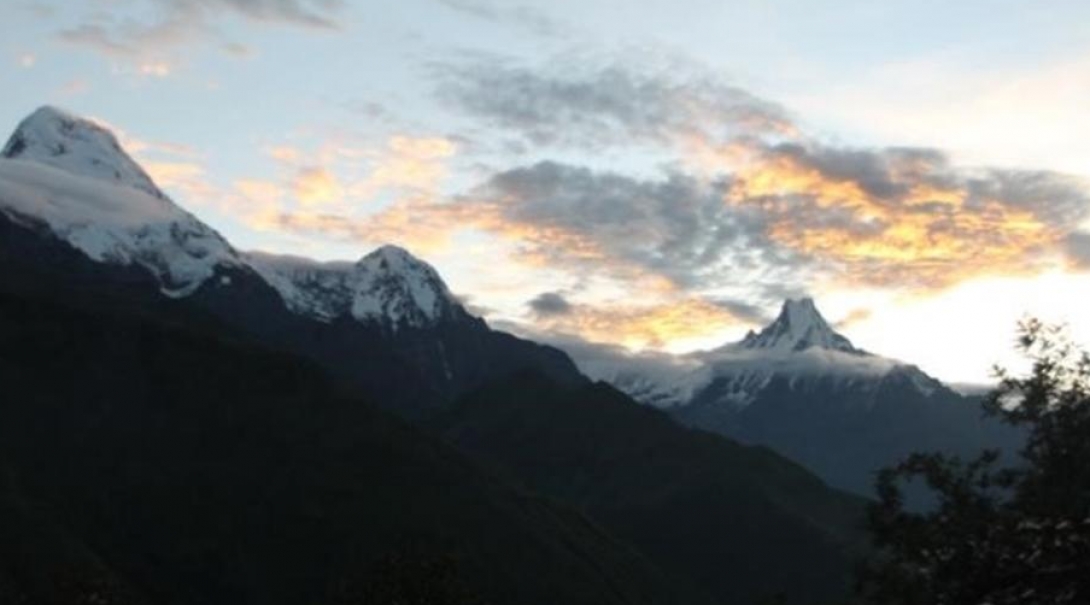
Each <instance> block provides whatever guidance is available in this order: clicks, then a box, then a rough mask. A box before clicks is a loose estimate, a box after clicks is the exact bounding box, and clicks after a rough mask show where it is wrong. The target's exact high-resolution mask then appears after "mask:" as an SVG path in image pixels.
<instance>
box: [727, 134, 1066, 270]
mask: <svg viewBox="0 0 1090 605" xmlns="http://www.w3.org/2000/svg"><path fill="white" fill-rule="evenodd" d="M807 159H808V158H806V156H804V155H792V154H777V153H771V154H768V155H767V156H766V157H764V158H762V159H759V160H758V161H756V162H753V163H752V164H750V165H749V166H746V167H745V168H744V169H742V170H740V171H739V172H738V173H737V175H736V177H735V179H734V181H733V183H732V185H731V188H730V190H729V192H728V193H727V195H726V196H725V202H726V203H727V204H729V205H732V206H736V207H739V208H740V209H744V208H755V209H757V210H758V211H759V212H760V213H762V214H764V215H765V216H766V217H767V221H768V229H767V235H768V236H769V237H770V239H771V240H772V241H774V242H776V243H778V244H780V245H782V246H784V247H785V248H787V249H790V250H792V251H795V252H798V253H802V254H805V255H808V256H811V257H813V258H815V259H818V260H819V261H822V262H827V263H831V264H832V265H833V266H834V267H837V268H838V270H839V273H838V275H837V281H843V282H847V283H864V284H870V285H886V286H888V285H909V286H917V287H919V286H922V287H935V288H941V287H946V286H949V285H952V284H954V283H957V282H960V281H963V280H965V279H968V278H970V277H977V276H982V275H995V274H1007V275H1009V274H1012V273H1024V272H1028V271H1033V270H1038V269H1040V268H1041V267H1042V266H1043V265H1044V264H1046V263H1048V262H1052V261H1053V260H1054V258H1053V257H1054V256H1055V255H1054V254H1053V252H1054V251H1055V250H1056V249H1057V247H1058V246H1059V245H1060V244H1061V243H1062V241H1063V239H1064V238H1065V237H1066V234H1067V233H1068V232H1069V230H1070V225H1069V224H1066V221H1063V220H1061V219H1059V218H1058V217H1057V214H1056V213H1055V212H1053V211H1051V207H1053V206H1056V207H1059V206H1063V205H1065V204H1067V203H1068V202H1069V200H1067V199H1062V197H1063V196H1068V197H1071V196H1076V197H1077V196H1079V195H1086V193H1085V192H1083V193H1081V194H1080V193H1078V190H1077V188H1072V189H1069V190H1066V191H1060V190H1057V191H1056V194H1057V196H1058V197H1061V199H1047V198H1041V199H1038V200H1031V201H1032V202H1035V203H1036V206H1035V205H1034V203H1027V201H1026V200H1023V199H1016V198H1017V196H1018V193H1019V192H1017V191H1004V189H1003V188H1002V187H999V188H996V187H986V186H982V183H986V181H987V178H988V177H987V176H986V175H982V176H981V177H979V179H978V178H976V177H974V176H972V175H964V174H958V175H951V174H950V173H948V172H945V171H940V170H935V169H934V167H931V168H930V169H929V168H928V167H927V166H926V165H921V161H920V160H918V159H913V158H911V157H910V158H898V157H882V156H876V159H877V160H878V161H880V162H881V163H882V166H881V168H882V171H881V174H880V175H878V176H874V177H873V178H875V179H876V182H874V183H868V182H866V181H865V180H864V177H866V178H870V177H871V176H872V175H862V176H860V175H845V174H835V172H834V171H831V170H828V169H826V170H823V169H821V168H820V167H818V166H814V165H812V164H813V163H812V162H808V161H807ZM869 159H875V158H869ZM924 164H925V163H924ZM1005 194H1008V195H1006V196H1005ZM1085 211H1086V209H1084V210H1083V212H1085ZM1076 213H1077V211H1076Z"/></svg>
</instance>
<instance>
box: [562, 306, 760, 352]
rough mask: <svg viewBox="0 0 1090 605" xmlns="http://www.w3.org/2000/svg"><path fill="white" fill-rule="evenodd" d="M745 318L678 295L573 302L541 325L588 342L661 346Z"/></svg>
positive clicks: (648, 346) (634, 348) (636, 346)
mask: <svg viewBox="0 0 1090 605" xmlns="http://www.w3.org/2000/svg"><path fill="white" fill-rule="evenodd" d="M743 323H746V322H744V321H743V320H740V319H739V318H737V317H735V316H734V315H733V314H731V313H730V312H729V311H727V310H726V309H723V308H721V307H719V306H716V305H714V304H712V303H709V302H707V301H705V300H702V299H700V298H696V297H678V298H673V299H666V300H661V301H656V302H654V303H649V304H643V305H638V306H637V305H632V304H627V303H623V302H622V303H617V304H603V305H596V306H586V305H575V306H573V307H572V309H571V311H570V312H568V313H564V314H561V315H555V316H549V317H548V318H545V319H544V320H542V321H541V324H542V327H544V328H546V329H549V330H552V331H556V332H560V333H568V334H574V335H577V336H579V337H581V338H583V339H585V340H588V341H591V342H609V343H614V344H620V345H622V346H624V347H626V348H628V349H631V350H643V349H648V348H652V349H662V348H664V347H665V346H667V345H668V344H669V343H672V342H677V341H683V340H688V339H694V338H704V337H707V336H708V335H709V334H710V333H714V332H716V331H718V330H721V329H722V328H724V327H726V326H735V325H741V324H743Z"/></svg>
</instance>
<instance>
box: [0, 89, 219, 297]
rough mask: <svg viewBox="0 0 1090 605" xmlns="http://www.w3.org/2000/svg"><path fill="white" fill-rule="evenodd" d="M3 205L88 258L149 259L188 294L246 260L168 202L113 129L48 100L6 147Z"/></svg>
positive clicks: (166, 287)
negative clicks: (220, 270)
mask: <svg viewBox="0 0 1090 605" xmlns="http://www.w3.org/2000/svg"><path fill="white" fill-rule="evenodd" d="M0 212H2V213H4V214H5V215H7V216H8V217H9V218H11V219H12V220H14V221H17V222H20V223H23V224H27V225H32V226H45V227H46V228H48V229H49V230H50V231H52V232H53V234H54V235H56V236H57V237H58V238H60V239H62V240H64V241H67V242H68V243H69V244H71V245H72V246H73V247H74V248H76V249H78V250H80V251H82V252H83V253H84V254H86V255H87V256H88V257H89V258H91V259H92V260H95V261H98V262H105V263H115V264H121V265H132V264H137V265H140V266H142V267H145V268H146V269H147V270H148V271H149V272H151V273H152V274H153V275H154V276H155V277H156V278H157V279H158V280H159V283H160V288H161V290H162V291H163V293H164V294H167V295H168V296H187V295H189V294H191V293H192V292H194V291H195V290H196V289H197V288H198V287H200V285H201V284H202V283H204V282H205V281H206V280H208V279H209V278H210V277H212V276H213V275H214V274H215V272H216V267H218V266H224V265H226V266H231V265H238V264H239V263H240V261H239V259H238V257H237V254H236V253H235V251H234V250H233V249H232V248H231V246H230V244H228V243H227V241H226V240H224V239H223V237H221V236H220V235H219V234H218V233H216V232H215V231H214V230H213V229H212V228H210V227H208V226H207V225H205V224H204V223H202V222H200V221H199V220H197V219H196V218H195V217H194V216H193V215H191V214H189V213H188V212H185V211H184V210H182V209H181V208H179V207H178V206H176V205H175V204H174V203H173V202H171V201H170V199H169V198H167V197H166V196H165V195H163V193H162V192H161V191H159V189H158V188H157V187H156V186H155V184H154V183H153V182H152V181H151V179H150V178H148V175H147V174H146V173H144V171H143V170H142V169H141V168H140V166H139V165H138V164H137V163H136V162H135V161H133V159H132V158H130V157H129V156H128V155H127V154H126V153H125V151H124V150H123V149H121V146H120V145H119V144H118V142H117V139H116V138H115V137H114V136H113V134H111V133H110V132H109V131H108V130H106V129H104V128H102V127H100V126H98V125H96V124H93V123H91V122H89V121H87V120H83V119H80V118H76V117H74V116H71V115H69V114H67V113H64V112H63V111H61V110H59V109H54V108H52V107H43V108H41V109H39V110H37V111H35V112H34V113H33V114H31V115H30V116H29V117H28V118H26V119H25V120H23V121H22V123H20V124H19V127H18V128H17V129H16V131H15V134H13V135H12V136H11V139H10V140H9V141H8V143H7V145H6V146H5V147H4V150H3V152H2V154H0Z"/></svg>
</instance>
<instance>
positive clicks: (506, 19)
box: [438, 0, 570, 38]
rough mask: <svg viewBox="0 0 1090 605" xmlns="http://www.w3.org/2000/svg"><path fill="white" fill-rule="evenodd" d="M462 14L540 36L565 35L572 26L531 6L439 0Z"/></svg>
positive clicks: (483, 1) (471, 0)
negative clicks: (511, 26) (507, 25)
mask: <svg viewBox="0 0 1090 605" xmlns="http://www.w3.org/2000/svg"><path fill="white" fill-rule="evenodd" d="M438 2H439V3H440V4H442V5H444V6H446V7H448V8H451V9H453V10H455V11H458V12H460V13H462V14H465V15H469V16H471V17H475V18H477V19H482V20H485V21H490V22H492V23H498V24H510V25H514V26H516V27H519V28H522V29H524V30H526V31H529V32H531V33H533V34H536V35H538V36H543V37H547V38H560V37H565V36H566V35H567V34H568V32H569V31H570V28H569V27H567V26H565V25H564V24H562V23H561V22H560V21H558V20H556V19H553V18H552V17H549V16H548V15H546V14H545V13H543V12H541V11H539V10H537V9H534V8H532V7H529V6H509V5H505V4H503V3H501V2H493V1H490V0H438Z"/></svg>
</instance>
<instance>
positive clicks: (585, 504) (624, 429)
mask: <svg viewBox="0 0 1090 605" xmlns="http://www.w3.org/2000/svg"><path fill="white" fill-rule="evenodd" d="M435 424H436V426H437V427H438V428H439V430H441V431H442V433H443V434H444V435H445V436H446V438H447V439H448V440H449V441H450V442H451V443H452V444H454V445H456V446H457V447H458V448H460V449H462V450H463V451H465V452H468V453H470V454H472V455H473V456H475V457H476V458H477V459H478V460H480V461H482V462H483V463H486V464H490V465H492V466H493V467H495V468H498V469H501V470H502V471H504V472H506V473H507V474H508V476H509V477H511V478H513V479H515V480H520V481H524V482H526V483H527V484H528V485H529V486H531V487H532V488H534V489H537V490H540V491H542V492H544V493H546V494H550V495H553V496H556V497H557V498H560V499H562V500H564V501H567V502H571V503H573V504H576V505H578V506H579V507H580V508H582V509H583V510H585V511H587V513H588V514H589V515H591V516H592V517H593V518H595V519H596V520H598V521H599V522H600V523H602V525H603V526H605V527H606V528H607V529H608V530H610V531H612V532H613V533H614V534H615V535H617V536H619V537H621V538H623V539H626V540H629V541H631V542H632V543H633V544H635V545H636V546H638V547H639V548H640V549H641V550H643V552H645V553H646V554H647V555H648V557H650V558H651V559H652V560H654V561H655V562H656V563H658V564H659V565H660V566H662V567H663V568H664V569H666V570H668V571H670V572H672V573H674V574H676V575H678V576H680V577H684V578H686V579H687V580H688V581H690V582H692V583H693V584H695V585H699V586H703V587H707V588H708V589H709V590H710V591H712V593H713V594H714V595H715V596H716V597H717V598H718V599H719V600H720V602H723V603H749V602H758V601H760V600H763V599H773V598H777V597H778V596H784V597H786V598H787V599H788V600H787V602H792V603H796V602H798V603H827V602H830V601H833V600H835V599H837V598H838V597H841V596H843V595H844V594H846V593H847V592H848V590H849V588H850V583H851V578H850V570H851V567H852V562H853V559H854V557H855V556H856V555H857V554H858V553H859V552H861V551H860V550H859V549H860V546H861V539H862V538H861V531H862V528H861V527H860V526H859V524H858V523H859V520H860V518H861V517H860V512H861V510H862V505H863V500H862V499H859V498H856V497H853V496H849V495H847V494H843V493H841V492H837V491H834V490H831V489H829V488H828V487H826V486H825V485H824V484H823V483H822V482H821V481H820V480H818V479H817V478H816V477H814V476H813V475H811V474H810V473H808V472H807V471H805V470H804V469H802V468H801V467H799V466H797V465H796V464H794V463H792V462H790V461H788V460H786V459H784V458H782V457H781V456H779V455H778V454H775V453H774V452H772V451H771V450H768V449H765V448H763V447H747V446H743V445H739V444H737V443H735V442H732V441H730V440H727V439H724V438H722V437H719V436H716V435H712V434H710V433H705V432H702V431H697V430H690V429H686V428H684V427H681V426H678V425H676V424H675V423H673V422H672V421H671V420H670V419H669V418H668V417H667V416H666V415H665V414H663V413H661V412H659V411H656V410H654V409H651V408H648V407H643V406H639V405H636V404H634V403H633V402H632V400H631V399H629V398H628V397H627V396H625V395H624V394H622V393H620V392H619V391H617V390H615V389H613V388H612V387H609V386H607V385H605V384H596V385H587V386H581V387H565V386H561V385H557V384H556V383H554V382H552V381H550V380H548V379H547V378H544V377H541V376H536V375H533V374H522V375H519V376H515V377H512V378H510V379H508V380H505V381H499V382H497V383H494V384H492V385H490V386H489V387H487V388H485V389H482V390H480V391H477V392H475V393H473V394H471V395H469V396H467V397H466V398H465V399H464V400H463V401H462V402H461V403H460V405H458V406H456V407H454V408H453V409H452V410H451V411H450V412H448V413H446V414H444V415H442V416H441V417H439V418H437V419H436V421H435Z"/></svg>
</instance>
